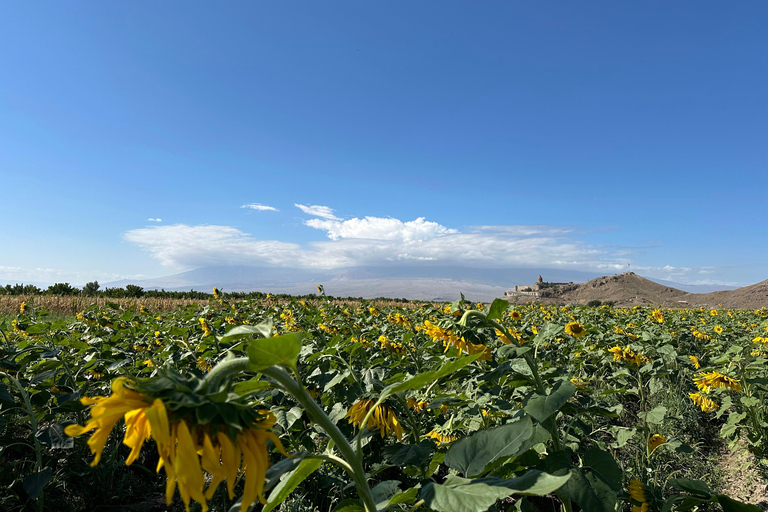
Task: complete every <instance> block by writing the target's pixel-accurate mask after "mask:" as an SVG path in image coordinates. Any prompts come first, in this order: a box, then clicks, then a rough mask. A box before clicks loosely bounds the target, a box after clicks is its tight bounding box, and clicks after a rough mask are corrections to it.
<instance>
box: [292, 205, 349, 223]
mask: <svg viewBox="0 0 768 512" xmlns="http://www.w3.org/2000/svg"><path fill="white" fill-rule="evenodd" d="M293 206H295V207H296V208H298V209H299V210H301V211H303V212H304V213H306V214H307V215H314V216H315V217H322V218H324V219H329V220H341V219H340V218H338V217H337V216H335V215H334V214H333V212H334V211H335V210H334V209H333V208H329V207H328V206H319V205H316V204H314V205H310V206H306V205H303V204H295V203H294V205H293Z"/></svg>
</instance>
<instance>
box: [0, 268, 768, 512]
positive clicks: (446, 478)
mask: <svg viewBox="0 0 768 512" xmlns="http://www.w3.org/2000/svg"><path fill="white" fill-rule="evenodd" d="M94 284H95V285H97V283H94ZM63 285H66V283H64V284H63ZM63 285H62V287H63ZM18 286H19V288H16V287H5V288H4V290H6V292H8V290H11V291H14V292H16V291H19V292H21V290H22V289H23V287H21V285H18ZM57 286H58V285H57ZM67 286H68V285H67ZM91 288H92V290H91V292H89V293H94V294H96V295H103V296H107V297H112V296H118V295H119V294H122V295H120V296H127V294H128V293H129V291H128V290H129V289H128V287H126V289H108V290H103V291H102V290H99V289H98V287H97V286H94V287H91ZM136 288H137V289H139V292H141V291H143V290H140V287H136ZM118 290H120V291H119V292H118ZM131 290H133V291H132V292H131V293H138V292H136V290H135V289H133V288H131ZM152 293H154V291H151V290H148V291H145V292H144V296H145V297H148V296H151V294H152ZM195 293H201V296H202V297H204V298H205V299H210V300H207V301H206V302H203V303H201V304H200V305H193V306H184V307H180V308H178V309H176V310H174V311H170V312H157V311H155V312H151V311H147V310H146V309H144V308H141V307H140V306H138V305H133V306H120V305H118V304H115V303H108V304H107V305H105V306H104V307H99V306H95V305H94V306H89V307H87V308H86V309H85V310H83V311H81V312H79V313H78V315H77V317H76V318H74V319H73V318H72V317H69V318H55V317H53V316H52V315H49V314H47V312H45V311H42V309H39V308H37V307H35V305H34V301H28V302H30V303H29V304H27V305H26V306H25V311H24V312H21V311H19V312H18V313H17V314H15V315H13V316H11V317H8V318H6V319H3V320H0V329H1V330H2V331H3V333H4V334H3V335H2V336H0V347H2V349H1V350H2V351H0V371H1V372H2V373H0V463H1V464H2V465H3V469H4V471H2V472H0V473H1V474H0V507H2V509H3V510H6V509H7V510H20V509H22V508H24V507H31V508H38V505H39V504H40V503H42V502H43V500H44V502H45V507H47V508H50V509H57V510H58V509H60V510H88V509H93V508H96V507H97V506H98V505H99V504H102V503H107V502H109V499H111V497H112V494H115V493H116V494H115V495H116V496H119V497H120V498H121V499H125V498H127V497H129V496H131V497H133V496H139V495H140V493H139V491H138V490H137V489H141V493H144V494H147V493H149V494H152V495H156V496H160V497H161V496H162V495H163V489H164V480H163V477H162V475H157V474H155V472H154V469H155V467H156V465H157V454H156V452H155V453H154V455H153V451H152V450H154V448H153V446H152V443H151V442H150V443H147V444H146V445H145V448H144V449H143V450H142V456H141V457H140V459H139V460H138V461H137V462H135V463H134V465H133V466H131V467H130V468H125V466H124V465H123V463H124V460H125V458H126V456H127V453H128V450H127V448H126V447H125V446H123V445H122V443H121V441H122V439H123V433H124V431H123V429H124V426H123V423H122V422H120V423H118V424H117V426H116V427H115V430H114V431H113V433H112V435H111V436H110V438H109V440H108V442H107V445H106V448H105V452H104V455H103V457H102V461H101V462H100V463H99V465H98V466H96V467H94V468H90V467H89V466H88V463H89V461H90V460H91V454H90V450H89V448H88V446H87V444H86V440H85V438H84V437H83V438H76V439H73V438H71V437H68V436H66V435H64V434H63V431H64V429H65V428H66V426H67V425H70V424H73V423H77V424H80V425H82V424H84V423H85V421H87V419H88V417H89V412H88V409H87V408H86V406H85V405H83V404H82V403H81V402H80V399H81V398H82V397H93V396H109V395H110V393H111V390H110V384H111V383H112V382H113V380H114V379H115V378H117V377H118V376H121V375H125V376H129V377H130V378H132V379H133V380H134V381H135V382H136V383H137V386H138V388H140V389H143V390H144V392H146V393H148V394H152V396H155V397H161V398H162V400H164V401H165V402H167V403H168V404H172V405H173V410H174V411H176V412H179V411H181V412H179V414H181V413H183V414H184V415H186V417H189V418H194V419H195V422H196V424H198V425H201V428H203V429H204V428H214V426H219V425H221V426H222V428H232V429H235V430H236V428H237V427H239V426H240V424H241V423H242V421H243V418H246V419H250V420H252V421H255V420H254V418H257V417H260V416H257V415H256V414H257V411H259V410H261V409H269V410H270V411H272V413H273V414H274V415H275V418H276V423H275V426H274V427H273V429H272V430H273V431H274V432H275V434H276V435H277V436H278V437H279V439H280V440H281V442H282V443H283V444H284V445H285V447H286V449H287V450H288V452H289V453H292V454H298V455H299V457H297V459H296V460H295V461H292V462H289V463H285V464H283V462H282V461H283V460H285V461H291V459H281V456H279V455H278V454H277V452H275V453H272V454H271V455H270V456H271V458H272V461H273V462H276V463H275V464H274V465H273V466H272V468H274V469H275V471H273V472H272V473H271V476H270V475H268V481H269V482H271V483H269V482H268V487H267V491H266V494H265V495H266V496H268V498H269V500H270V503H271V504H270V505H268V506H267V507H268V508H270V507H271V509H276V510H289V509H290V507H295V508H296V510H299V509H302V510H304V509H312V508H316V509H318V510H333V509H334V508H338V509H339V510H353V509H354V510H362V505H361V501H360V495H359V494H358V493H357V491H356V490H355V489H356V487H355V485H350V477H349V476H348V473H347V472H346V471H345V470H343V469H342V468H341V467H340V466H338V465H335V463H334V461H333V459H332V458H331V457H332V456H333V457H338V456H339V453H340V452H339V450H338V444H336V445H333V444H331V443H329V428H330V427H328V428H326V427H321V426H319V425H318V423H317V422H316V421H315V420H314V419H313V418H314V416H312V415H311V414H310V413H309V412H308V409H307V408H306V407H305V406H304V405H303V404H302V403H300V401H298V400H297V397H296V396H295V395H294V394H292V393H291V392H290V390H289V389H288V388H286V387H285V386H281V385H280V384H279V383H278V382H276V381H275V380H274V378H273V377H272V376H269V375H272V374H269V375H268V376H264V375H261V374H260V373H258V372H263V373H265V374H266V373H268V371H267V369H268V367H270V366H271V365H277V366H282V367H287V368H291V369H292V370H294V377H295V378H296V380H297V382H298V383H300V385H301V386H302V387H303V388H306V389H307V390H308V391H309V393H311V394H313V395H314V396H316V398H315V403H316V405H317V407H318V408H319V409H320V410H321V411H322V412H323V413H324V414H326V415H327V416H328V418H329V421H330V422H331V424H332V425H333V426H335V428H336V429H338V430H339V432H340V433H341V434H342V435H343V436H344V437H345V438H346V439H347V440H354V441H355V443H352V444H353V445H355V446H357V443H356V441H358V440H359V444H360V446H361V448H360V450H361V457H360V460H361V461H362V464H363V469H364V471H365V473H366V474H367V477H366V478H367V479H368V481H369V482H370V486H371V487H372V488H373V489H374V490H375V492H373V495H374V500H375V501H376V505H377V506H378V507H379V509H380V510H381V511H383V510H389V511H395V510H407V509H409V508H411V507H413V506H414V505H415V504H416V503H417V502H420V501H422V500H423V503H422V504H420V505H419V506H420V507H421V510H425V512H426V511H427V510H435V511H442V510H466V511H470V510H472V511H478V512H480V511H483V510H488V509H494V507H496V508H497V509H499V510H503V509H504V507H506V508H507V509H511V508H512V507H513V505H512V503H513V502H514V503H515V505H514V506H515V507H518V508H519V509H521V510H523V509H526V507H528V506H533V505H532V504H535V503H537V501H536V498H531V499H530V500H523V497H525V496H529V495H536V494H549V495H550V496H551V498H550V499H552V500H555V501H557V500H559V501H560V502H562V503H563V504H565V503H568V504H569V506H570V505H573V507H575V506H578V507H580V508H581V509H583V510H598V511H602V510H606V511H608V510H614V507H619V508H621V509H628V508H629V507H630V506H637V503H636V502H633V501H632V500H631V499H630V498H629V497H628V496H629V494H628V492H627V486H628V484H629V482H630V480H631V479H637V480H638V481H640V482H642V485H644V489H645V490H646V491H647V499H648V503H649V504H651V506H652V509H654V510H662V509H663V508H664V507H668V508H667V510H686V507H688V509H690V508H691V507H692V506H699V507H703V506H705V504H709V505H710V506H712V507H722V508H723V509H724V510H739V511H741V510H743V511H745V512H746V511H749V510H752V509H751V508H749V507H747V506H745V505H743V504H740V503H738V502H737V501H735V500H734V499H731V498H728V497H726V496H723V495H722V493H721V492H720V491H719V490H718V489H717V488H716V487H715V486H714V485H713V483H712V482H709V484H705V483H703V482H697V481H695V480H693V479H694V478H695V477H697V476H698V475H702V474H704V473H705V471H704V470H696V465H697V464H698V465H700V466H701V465H705V463H704V462H702V461H706V460H711V459H707V457H711V456H712V453H713V452H712V451H711V450H715V449H716V448H717V447H718V444H717V443H718V442H720V443H723V442H736V441H737V440H739V439H743V440H744V442H746V443H747V445H748V446H749V449H750V450H752V451H753V452H754V453H755V454H757V455H758V456H759V457H761V458H764V457H765V450H766V443H765V437H764V436H765V432H766V426H768V421H767V416H766V414H768V413H767V411H766V406H765V405H764V404H765V403H766V398H768V397H766V393H768V374H766V367H767V366H766V363H768V351H766V350H765V349H764V347H766V346H768V340H766V342H763V341H761V340H762V339H764V338H766V336H768V330H766V327H768V321H767V317H768V315H767V314H766V311H765V310H758V311H720V312H716V313H717V314H715V315H713V314H712V313H711V312H710V311H709V310H696V309H688V310H664V311H663V312H662V313H663V321H662V322H659V321H658V320H657V319H656V317H654V315H653V312H652V311H651V310H650V309H647V308H633V309H613V308H607V307H605V306H602V307H597V308H589V307H568V308H559V307H549V306H538V305H518V306H515V310H514V314H513V311H511V310H510V307H509V305H508V304H506V303H505V302H504V301H494V303H492V304H491V305H490V306H489V307H488V309H487V310H485V309H483V310H475V309H472V308H474V306H472V305H471V304H470V303H468V302H467V301H465V300H459V301H456V302H455V303H453V304H451V305H447V306H445V307H436V306H434V305H431V304H410V305H408V306H409V307H407V308H406V307H394V306H382V305H378V304H377V305H374V304H373V303H370V302H366V301H361V302H360V303H359V304H358V305H349V304H343V303H338V302H334V301H333V300H332V299H330V298H325V297H324V298H320V299H318V298H317V297H315V298H314V300H310V301H302V300H300V299H298V298H295V297H287V296H276V297H272V296H270V297H267V296H266V295H264V294H260V295H258V296H257V295H255V294H254V295H253V296H251V297H250V298H248V297H246V296H242V297H240V296H236V295H234V294H227V293H224V294H222V296H221V297H220V298H219V299H213V297H212V296H211V295H210V294H203V293H202V292H195ZM236 297H237V298H238V300H235V298H236ZM24 300H27V299H26V298H25V299H24ZM478 307H479V306H478ZM468 311H471V313H470V314H467V312H468ZM201 319H202V320H204V322H201ZM572 322H578V323H579V324H580V325H582V326H583V327H584V333H583V335H580V336H579V337H576V336H574V335H571V334H568V331H566V330H565V327H566V326H567V325H568V324H569V323H572ZM203 325H205V326H207V328H208V330H209V331H210V334H207V333H206V332H205V329H204V328H203ZM497 330H498V332H497ZM499 333H501V334H503V336H504V337H502V336H501V335H499ZM6 338H7V339H6ZM689 356H694V357H695V358H696V359H697V361H698V363H699V364H700V365H701V367H700V368H699V369H696V368H694V362H693V359H691V358H690V357H689ZM238 357H240V358H245V357H247V358H250V361H251V365H250V368H249V370H248V371H246V372H244V373H240V374H238V375H237V376H236V377H232V376H228V377H226V378H222V379H220V380H219V381H218V382H217V383H216V384H217V385H212V384H211V382H210V381H206V380H205V379H206V376H207V375H210V372H211V368H213V367H217V365H220V366H218V368H221V367H223V365H225V364H226V362H227V361H230V360H235V359H236V358H238ZM713 372H716V373H717V375H722V376H727V377H729V378H730V379H732V381H733V382H737V383H738V387H737V386H736V385H735V384H733V383H732V381H729V380H725V379H723V378H721V377H716V376H714V377H711V378H710V380H707V382H709V383H710V384H711V385H710V386H709V387H708V389H706V390H705V389H699V388H698V387H697V385H696V382H695V381H694V378H699V379H701V375H703V374H705V373H706V374H708V375H710V376H712V375H714V374H713ZM14 379H15V380H14ZM16 382H18V384H19V386H20V388H19V387H17V385H16V384H15V383H16ZM205 382H208V383H209V384H211V385H210V386H207V387H206V385H205V384H204V383H205ZM718 383H725V384H723V385H719V386H715V384H718ZM726 384H727V385H726ZM298 385H299V384H297V386H298ZM22 391H23V392H22ZM695 393H699V394H700V396H702V397H704V398H707V399H708V400H711V401H712V402H713V403H714V404H715V405H714V406H713V407H714V409H712V410H710V411H706V412H705V411H704V410H702V407H701V406H699V405H698V404H697V403H696V402H694V401H693V399H692V398H690V396H689V395H691V394H695ZM201 397H202V398H201ZM366 400H369V401H370V402H369V405H371V406H378V407H381V408H382V409H380V411H379V412H382V411H383V413H384V417H385V419H384V420H381V421H380V424H379V425H377V426H372V424H370V423H369V424H366V429H365V430H364V431H363V432H362V433H361V430H362V429H361V428H360V426H361V423H362V421H360V422H357V423H356V422H355V421H354V419H353V416H352V415H351V414H350V411H351V410H352V409H353V407H355V406H356V405H358V406H360V405H359V404H362V403H368V402H365V401H366ZM246 411H247V412H246ZM371 411H372V412H371V415H370V416H369V419H370V418H374V416H375V410H373V409H371ZM387 414H389V416H387ZM387 418H390V419H387ZM392 418H394V419H392ZM360 419H361V420H362V418H360ZM396 426H399V427H400V428H401V429H402V433H401V434H400V433H399V432H400V431H398V430H397V428H396ZM654 435H658V436H662V437H663V439H664V442H661V444H659V445H658V446H653V448H652V446H651V440H652V439H653V436H654ZM272 468H271V469H272ZM670 476H677V477H678V478H677V480H674V479H672V480H669V483H668V477H670ZM686 478H688V479H689V480H691V481H693V483H691V482H690V481H686V480H685V479H686ZM108 489H116V490H115V491H109V490H108ZM711 489H715V490H711ZM237 493H238V496H239V495H240V494H242V483H240V484H239V487H238V488H237ZM108 494H109V496H107V495H108ZM554 495H556V496H557V497H556V498H554V497H552V496H554ZM59 496H62V497H61V498H60V497H59ZM296 496H301V499H300V500H298V499H295V497H296ZM292 497H293V498H292ZM500 500H504V501H500ZM214 501H215V503H216V505H215V506H216V509H217V510H228V509H229V507H230V506H232V505H233V503H231V502H230V500H228V498H227V496H226V492H223V491H222V492H217V494H216V496H215V497H214V498H212V501H211V503H210V504H211V505H212V507H213V502H214ZM68 503H70V504H68ZM177 506H178V504H177ZM745 507H746V508H745ZM700 509H701V508H700Z"/></svg>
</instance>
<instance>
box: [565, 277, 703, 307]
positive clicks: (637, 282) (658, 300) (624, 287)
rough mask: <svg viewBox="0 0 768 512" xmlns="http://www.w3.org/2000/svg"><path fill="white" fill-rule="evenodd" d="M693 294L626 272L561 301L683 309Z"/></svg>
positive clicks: (568, 293) (595, 282)
mask: <svg viewBox="0 0 768 512" xmlns="http://www.w3.org/2000/svg"><path fill="white" fill-rule="evenodd" d="M692 295H694V294H691V293H688V292H684V291H682V290H678V289H677V288H671V287H669V286H664V285H662V284H659V283H655V282H653V281H651V280H650V279H646V278H644V277H640V276H638V275H637V274H635V273H634V272H625V273H623V274H617V275H614V276H603V277H598V278H597V279H593V280H591V281H587V282H586V283H583V284H580V285H578V286H577V287H576V288H575V289H573V290H570V291H565V292H564V293H562V295H560V296H559V297H558V298H559V299H560V300H561V301H565V302H570V303H579V304H586V303H587V302H589V301H591V300H599V301H602V302H606V301H611V302H613V303H614V305H616V306H643V305H658V306H666V307H672V306H681V305H683V304H684V303H682V302H679V301H685V302H690V299H689V297H690V296H692Z"/></svg>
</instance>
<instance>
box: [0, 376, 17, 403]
mask: <svg viewBox="0 0 768 512" xmlns="http://www.w3.org/2000/svg"><path fill="white" fill-rule="evenodd" d="M0 403H2V404H3V405H7V406H10V407H13V406H14V405H15V404H16V402H15V400H14V399H13V395H11V393H10V392H9V391H8V387H7V386H6V385H5V384H3V383H2V382H0Z"/></svg>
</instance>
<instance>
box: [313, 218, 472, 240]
mask: <svg viewBox="0 0 768 512" xmlns="http://www.w3.org/2000/svg"><path fill="white" fill-rule="evenodd" d="M304 224H306V225H307V226H309V227H312V228H315V229H321V230H323V231H326V232H327V234H328V238H330V239H331V240H339V239H341V238H367V239H374V240H399V241H401V242H416V241H423V240H429V239H431V238H435V237H438V236H443V235H450V234H455V233H458V231H457V230H455V229H449V228H446V227H445V226H441V225H440V224H438V223H437V222H429V221H427V220H425V219H424V217H419V218H418V219H416V220H411V221H408V222H403V221H401V220H398V219H393V218H382V217H365V218H364V219H357V218H354V219H349V220H344V221H339V220H319V219H310V220H308V221H305V222H304Z"/></svg>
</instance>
